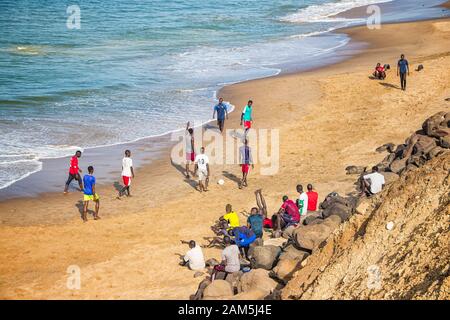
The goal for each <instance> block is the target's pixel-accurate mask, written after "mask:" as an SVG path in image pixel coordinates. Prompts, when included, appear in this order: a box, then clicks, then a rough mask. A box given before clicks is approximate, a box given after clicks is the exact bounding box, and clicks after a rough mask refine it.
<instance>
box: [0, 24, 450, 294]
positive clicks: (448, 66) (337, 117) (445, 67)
mask: <svg viewBox="0 0 450 320" xmlns="http://www.w3.org/2000/svg"><path fill="white" fill-rule="evenodd" d="M342 32H345V33H347V34H349V35H350V36H351V37H352V39H353V40H354V41H363V42H366V43H367V44H368V47H367V49H366V50H364V52H363V53H361V54H358V55H357V56H355V57H353V58H351V59H350V60H347V61H345V62H343V63H339V64H337V65H334V66H330V67H326V68H323V69H319V70H315V71H311V72H306V73H302V74H292V75H285V76H279V77H271V78H267V79H262V80H256V81H249V82H245V83H241V84H236V85H232V86H229V87H226V88H225V89H224V90H223V91H222V93H221V94H222V95H223V96H224V97H225V99H226V100H229V101H231V102H232V103H233V104H234V105H236V106H237V108H238V109H237V110H240V108H241V107H242V106H243V105H244V104H245V103H246V101H247V99H248V98H252V99H253V100H254V102H255V108H254V118H255V128H276V129H279V130H280V170H279V172H278V174H276V175H274V176H260V175H259V174H258V171H259V165H257V166H256V168H255V170H254V171H253V172H252V173H251V176H250V178H249V185H250V187H249V188H248V189H245V190H242V191H240V190H238V189H237V186H236V183H235V182H234V181H233V180H234V179H235V178H234V177H233V174H234V175H239V174H240V171H239V168H238V167H237V166H235V165H234V166H231V165H223V166H222V165H215V166H213V167H212V173H213V174H212V177H211V181H212V182H213V183H212V185H211V188H210V191H209V192H208V193H204V194H200V193H198V192H197V191H195V190H194V188H193V187H192V186H191V184H190V183H189V182H186V181H184V179H183V177H182V175H181V173H180V172H179V171H178V170H177V169H176V168H175V167H174V166H172V165H170V164H169V163H168V162H169V159H168V158H164V159H161V160H160V161H159V162H158V163H155V164H153V165H152V166H151V167H146V168H143V169H141V170H139V172H137V178H136V180H135V181H134V185H133V187H134V189H133V191H134V194H135V196H134V197H133V198H130V199H123V200H121V201H119V200H115V199H114V196H115V190H114V188H113V187H112V186H103V187H102V188H100V194H101V196H102V204H101V205H102V207H101V213H100V214H101V215H102V216H103V219H102V220H101V221H93V220H92V218H91V220H90V221H89V222H88V223H86V224H83V223H82V222H81V220H80V218H79V212H78V208H77V207H76V204H77V202H78V201H79V200H80V199H81V197H80V195H79V194H70V195H69V196H63V195H60V194H47V195H44V196H42V197H40V198H39V199H17V200H11V201H5V202H2V203H0V218H1V220H2V224H1V225H0V229H1V230H0V232H1V238H0V250H1V252H2V256H1V260H0V298H8V299H17V298H25V299H29V298H38V299H57V298H62V299H71V298H81V299H86V298H99V299H114V298H122V299H129V298H137V299H149V298H155V299H169V298H170V299H185V298H188V297H189V295H190V294H192V293H193V292H195V290H196V288H197V285H198V283H199V282H200V280H201V279H202V278H196V279H195V278H193V272H192V271H189V270H187V269H185V268H181V267H179V266H178V261H179V260H178V259H179V258H178V256H177V254H182V253H184V251H185V250H186V249H187V248H186V246H183V245H180V243H179V240H180V239H195V240H197V241H198V242H200V243H203V242H204V240H203V237H204V236H211V235H212V232H211V231H210V230H209V226H210V225H211V224H212V223H213V222H214V221H215V219H216V218H217V217H218V216H220V215H221V214H223V211H224V207H225V204H226V203H231V204H233V206H234V208H235V210H237V211H242V210H249V209H250V208H251V207H252V206H254V195H253V191H254V190H255V189H256V188H262V189H263V192H264V194H265V195H266V197H267V202H268V205H269V211H271V212H272V211H275V210H276V209H277V208H278V206H279V204H280V199H281V196H282V195H284V194H288V195H289V196H291V197H294V196H296V193H295V185H296V184H297V183H302V184H307V183H310V182H311V183H313V184H314V185H315V187H316V189H317V190H318V192H319V194H320V195H319V196H320V198H321V199H323V197H324V196H325V195H326V194H327V193H328V192H331V191H338V192H339V193H342V194H344V193H348V192H351V191H353V186H352V183H353V182H354V177H353V176H347V175H346V174H345V170H344V168H345V167H346V166H347V165H352V164H353V165H366V164H375V163H377V162H378V161H379V160H381V158H382V157H383V156H384V155H382V154H378V153H376V152H375V151H374V150H375V148H376V147H378V146H379V145H381V144H384V143H386V142H393V143H400V142H402V141H403V139H404V138H405V137H407V136H408V135H410V134H411V133H412V131H413V130H415V129H416V128H418V127H420V125H421V123H422V121H423V119H424V118H426V117H427V116H429V115H431V114H433V113H435V112H437V111H441V110H449V108H450V102H446V101H445V98H449V97H450V91H449V88H450V57H449V55H450V52H449V48H450V20H449V19H443V20H437V21H424V22H415V23H402V24H391V25H385V26H383V27H382V29H381V30H372V31H370V30H367V29H366V28H364V27H360V28H352V29H348V30H343V31H342ZM400 53H405V54H406V56H407V58H408V59H409V61H410V63H411V76H410V78H409V79H408V91H406V92H402V91H401V90H399V89H398V84H399V81H398V78H397V77H396V75H395V68H394V70H391V71H389V72H388V77H387V79H386V80H385V81H376V80H371V79H369V75H370V72H371V71H372V69H373V67H374V66H375V64H376V62H378V61H379V62H381V63H389V64H390V65H391V66H394V67H395V65H396V61H397V59H398V56H399V54H400ZM419 63H420V64H423V65H424V66H425V69H424V70H423V71H421V72H415V71H413V69H414V68H415V67H416V66H417V65H418V64H419ZM238 113H239V112H234V113H233V114H232V116H231V117H230V120H229V121H228V123H227V126H229V127H237V126H238V122H239V120H238V116H239V114H238ZM223 171H227V172H230V173H231V175H228V178H224V179H225V181H226V184H225V186H222V187H221V186H218V185H217V184H215V183H214V182H215V181H217V179H219V178H221V177H222V176H223ZM62 216H63V217H65V219H62V220H61V219H60V217H62ZM30 217H33V219H31V218H30ZM30 221H32V223H31V222H30ZM204 252H205V255H206V257H207V258H210V257H216V258H218V257H219V255H220V251H219V250H217V249H208V250H205V251H204ZM70 265H77V266H79V267H80V268H81V289H80V290H68V289H67V287H66V281H67V277H68V274H67V268H68V267H69V266H70Z"/></svg>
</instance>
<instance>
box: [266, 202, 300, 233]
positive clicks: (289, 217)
mask: <svg viewBox="0 0 450 320" xmlns="http://www.w3.org/2000/svg"><path fill="white" fill-rule="evenodd" d="M299 222H300V214H299V212H298V207H297V205H296V204H295V202H294V201H292V200H290V199H289V197H288V196H283V204H282V205H281V208H280V210H278V213H276V214H274V215H273V216H272V225H273V229H274V230H275V231H280V230H284V229H286V228H287V227H289V226H292V225H295V224H297V223H299Z"/></svg>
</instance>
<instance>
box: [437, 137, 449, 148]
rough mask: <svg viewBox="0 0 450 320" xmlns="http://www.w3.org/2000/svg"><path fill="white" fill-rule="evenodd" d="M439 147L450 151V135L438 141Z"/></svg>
mask: <svg viewBox="0 0 450 320" xmlns="http://www.w3.org/2000/svg"><path fill="white" fill-rule="evenodd" d="M439 145H440V146H441V147H442V148H446V149H450V135H448V136H445V137H441V138H440V139H439Z"/></svg>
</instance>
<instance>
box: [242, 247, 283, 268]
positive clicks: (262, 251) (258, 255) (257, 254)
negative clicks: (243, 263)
mask: <svg viewBox="0 0 450 320" xmlns="http://www.w3.org/2000/svg"><path fill="white" fill-rule="evenodd" d="M280 253H281V248H280V247H279V246H274V245H268V246H259V247H255V248H254V249H253V252H252V254H251V256H250V257H249V258H250V262H251V265H252V268H253V269H257V268H263V269H266V270H270V269H272V268H273V266H274V265H275V263H276V261H277V259H278V256H279V255H280Z"/></svg>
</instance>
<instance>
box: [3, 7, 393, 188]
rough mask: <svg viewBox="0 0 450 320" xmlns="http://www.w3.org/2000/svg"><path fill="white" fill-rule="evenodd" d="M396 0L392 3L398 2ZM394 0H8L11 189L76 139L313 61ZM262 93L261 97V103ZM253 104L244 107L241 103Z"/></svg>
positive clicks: (196, 112)
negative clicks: (354, 13) (72, 24)
mask: <svg viewBox="0 0 450 320" xmlns="http://www.w3.org/2000/svg"><path fill="white" fill-rule="evenodd" d="M388 1H389V0H385V1H384V2H388ZM376 2H383V0H381V1H380V0H340V1H339V0H331V1H330V0H304V1H301V0H298V1H292V0H289V1H288V0H280V1H272V0H270V1H269V0H247V1H242V0H241V1H237V0H174V1H168V0H149V1H141V0H129V1H123V0H109V1H100V0H91V1H87V0H86V1H78V5H79V8H80V26H81V28H80V29H69V28H68V27H67V25H66V21H67V18H68V16H69V14H68V13H67V12H66V10H67V7H68V6H69V5H71V4H72V3H69V2H67V1H58V0H53V1H50V0H27V1H25V0H1V1H0V30H1V33H0V150H1V153H0V189H1V188H5V187H7V186H9V185H11V184H12V183H13V182H15V181H17V180H19V179H23V178H24V177H26V176H28V175H30V174H31V173H33V172H36V171H38V170H40V169H41V160H42V159H46V158H54V157H63V156H67V155H69V154H72V153H73V152H74V150H75V149H84V148H91V147H96V146H103V145H109V144H117V143H122V142H128V141H134V140H137V139H140V138H144V137H149V136H157V135H161V134H164V133H167V132H170V131H172V130H175V129H178V128H181V127H183V126H184V123H185V122H186V121H187V120H191V121H195V123H197V124H200V123H203V122H205V121H207V120H209V119H210V118H211V116H212V106H213V104H214V103H215V99H216V96H215V94H216V92H217V90H218V89H220V87H222V86H223V85H224V84H227V83H233V82H238V81H243V80H247V79H254V78H259V77H265V76H269V75H274V74H277V73H279V72H281V71H283V70H284V69H285V68H287V66H289V65H294V64H295V65H302V66H305V67H308V66H310V65H312V64H313V63H317V61H321V60H322V61H326V60H328V59H331V58H332V56H333V52H334V50H335V49H337V48H340V47H342V46H344V45H345V44H347V43H348V41H349V39H348V38H347V37H346V36H345V35H337V34H332V33H329V31H332V30H334V29H336V28H340V27H344V26H347V25H350V24H356V23H361V21H360V20H358V19H355V20H351V19H336V18H333V17H332V15H334V14H337V13H339V12H342V11H345V10H348V9H351V8H353V7H358V6H362V5H366V4H370V3H376ZM256 103H257V102H256ZM238 107H239V108H241V106H238Z"/></svg>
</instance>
